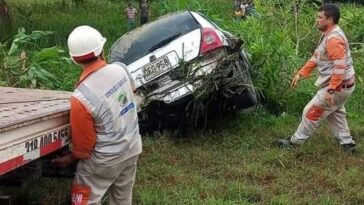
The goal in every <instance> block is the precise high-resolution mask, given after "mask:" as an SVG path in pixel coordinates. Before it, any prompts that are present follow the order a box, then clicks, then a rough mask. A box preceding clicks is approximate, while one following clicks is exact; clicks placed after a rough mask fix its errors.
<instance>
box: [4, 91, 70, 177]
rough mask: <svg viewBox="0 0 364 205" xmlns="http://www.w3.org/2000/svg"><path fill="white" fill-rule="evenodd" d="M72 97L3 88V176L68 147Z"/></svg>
mask: <svg viewBox="0 0 364 205" xmlns="http://www.w3.org/2000/svg"><path fill="white" fill-rule="evenodd" d="M70 97H71V93H70V92H64V91H53V90H52V91H51V90H37V89H21V88H9V87H0V176H1V175H3V174H5V173H7V172H9V171H11V170H14V169H16V168H18V167H20V166H22V165H24V164H26V163H28V162H30V161H33V160H35V159H38V158H40V157H42V156H44V155H46V154H49V153H51V152H53V151H56V150H58V149H61V148H62V147H64V146H66V145H68V144H69V137H70V126H69V109H70V103H69V99H70Z"/></svg>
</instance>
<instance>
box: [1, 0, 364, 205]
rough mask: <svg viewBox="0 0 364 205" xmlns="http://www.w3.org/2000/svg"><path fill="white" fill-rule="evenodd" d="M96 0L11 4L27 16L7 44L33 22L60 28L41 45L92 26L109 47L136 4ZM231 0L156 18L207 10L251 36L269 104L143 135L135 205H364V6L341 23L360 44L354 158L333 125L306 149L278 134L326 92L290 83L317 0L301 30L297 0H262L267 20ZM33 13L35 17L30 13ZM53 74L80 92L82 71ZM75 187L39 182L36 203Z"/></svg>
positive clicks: (34, 188)
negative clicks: (237, 9) (282, 145)
mask: <svg viewBox="0 0 364 205" xmlns="http://www.w3.org/2000/svg"><path fill="white" fill-rule="evenodd" d="M87 2H89V4H88V5H83V6H82V5H81V6H80V7H77V6H76V5H75V4H74V1H71V0H52V1H40V0H31V1H29V0H12V1H8V4H9V6H10V8H11V9H12V14H13V15H14V17H15V16H18V17H15V19H14V24H13V28H12V33H8V34H6V35H5V34H3V33H2V34H1V39H2V40H1V41H2V42H4V41H6V40H9V39H11V37H12V36H13V35H14V34H15V33H16V30H17V28H18V27H21V26H23V27H25V28H26V29H27V31H29V32H30V31H31V30H52V31H55V32H56V34H55V35H54V36H52V37H50V38H48V39H45V40H42V41H41V42H39V45H42V46H44V47H49V46H53V45H58V46H60V47H63V48H65V45H66V39H67V36H68V34H69V32H70V31H71V30H72V29H73V28H74V27H75V26H77V25H81V24H90V25H92V26H95V27H96V28H98V29H100V31H102V33H103V34H104V35H105V36H106V37H107V38H108V43H107V45H106V48H105V49H106V51H108V49H109V48H110V46H111V44H112V42H113V41H115V40H116V39H117V38H118V37H119V36H121V35H122V34H123V33H124V32H125V30H126V24H125V19H124V18H123V17H122V14H121V12H122V11H123V9H124V8H125V5H126V1H122V2H119V1H116V0H108V1H106V0H102V1H101V0H100V1H96V0H88V1H87ZM226 2H227V1H226V0H203V1H202V0H176V1H171V0H155V1H152V4H151V8H152V19H155V18H157V17H158V16H160V15H163V14H165V13H167V12H169V11H176V10H180V9H187V8H190V9H193V10H199V11H202V12H203V13H205V14H206V15H207V16H209V17H210V18H212V19H213V20H214V21H215V22H217V23H218V25H219V26H221V27H222V28H224V29H226V30H228V31H231V32H233V33H234V34H235V35H238V36H240V37H242V38H243V39H244V40H245V47H246V48H247V50H249V51H250V53H251V54H252V60H253V61H252V62H253V67H254V71H253V77H254V83H255V85H256V86H257V87H258V88H260V89H262V90H263V91H264V94H265V95H266V97H267V100H266V102H265V103H264V106H265V108H257V109H251V110H247V111H244V112H240V113H237V114H236V115H234V116H231V117H224V118H221V119H219V120H216V121H215V122H213V123H212V124H211V125H210V126H211V127H214V128H213V129H208V130H204V131H198V132H196V133H194V134H192V135H190V136H188V137H185V138H175V137H172V136H170V135H169V134H168V133H165V134H161V135H150V136H143V153H142V155H141V156H140V161H139V164H138V173H137V180H136V184H135V188H134V197H133V198H134V204H143V205H144V204H145V205H149V204H155V205H160V204H173V205H174V204H191V205H194V204H196V205H200V204H207V205H210V204H211V205H212V204H219V205H220V204H239V205H240V204H264V205H265V204H271V205H286V204H293V205H295V204H312V205H316V204H322V205H333V204H338V205H339V204H340V205H341V204H347V205H361V204H364V163H363V159H364V158H363V157H364V155H363V153H364V149H363V145H362V143H363V142H362V136H364V128H363V124H364V118H363V117H362V116H363V114H364V112H363V110H364V103H363V102H364V99H363V96H364V95H363V92H364V86H363V69H362V65H363V64H364V60H363V59H364V48H363V44H362V42H363V41H364V26H363V24H362V22H363V21H364V13H363V7H359V6H354V5H351V4H347V5H341V9H342V20H341V25H342V27H343V28H344V31H345V32H346V33H347V35H348V38H349V39H350V42H352V43H354V44H353V45H352V51H353V57H354V65H355V67H356V72H357V79H358V80H357V86H356V91H355V93H354V95H353V96H352V97H351V99H350V100H349V102H348V103H347V111H348V121H349V126H350V128H351V132H352V134H353V136H354V137H355V140H356V142H357V143H358V148H359V154H357V155H350V154H348V153H345V152H343V151H342V150H340V147H339V145H338V143H337V142H336V140H335V139H334V138H333V137H332V135H331V133H330V131H329V130H328V128H327V126H326V125H325V124H323V125H322V126H321V127H320V129H319V130H317V132H316V133H315V135H314V136H313V137H312V138H311V139H310V140H309V141H308V142H307V143H306V144H304V145H303V146H302V147H300V148H297V149H283V150H281V149H278V148H276V146H275V143H276V140H277V139H279V138H287V137H289V136H290V135H291V134H292V133H293V132H294V131H295V129H296V127H297V126H298V123H299V121H300V115H301V111H302V109H303V107H304V106H305V104H306V103H307V102H308V101H309V100H310V98H311V97H312V96H313V95H314V93H315V90H316V88H315V87H314V86H313V82H314V79H309V80H306V81H302V82H301V83H300V86H299V87H298V89H297V90H292V89H290V88H289V81H290V78H291V77H292V75H293V74H294V73H295V71H296V70H297V69H298V68H299V67H300V66H302V64H303V63H304V62H305V61H306V60H307V59H308V58H309V56H310V54H311V53H312V50H313V49H314V47H315V44H316V42H317V39H318V31H317V30H316V29H315V28H314V27H312V24H313V22H314V19H315V13H316V10H317V6H316V5H313V4H310V3H307V1H301V2H306V3H305V4H302V6H301V8H302V10H301V12H300V14H299V17H298V22H299V24H298V25H297V26H298V30H299V33H298V35H297V34H296V33H295V26H296V24H295V21H294V19H295V16H294V13H293V12H291V9H290V8H291V7H290V6H291V5H292V4H293V2H294V1H293V0H264V1H263V0H256V1H255V2H256V5H257V9H258V10H259V12H260V13H261V15H262V17H261V18H248V19H247V20H246V21H236V20H234V19H233V17H232V10H231V9H232V1H231V3H230V2H229V3H226ZM279 2H281V3H282V2H283V4H278V3H279ZM16 7H20V9H18V10H17V9H16ZM22 9H23V10H22ZM29 10H31V11H32V13H31V14H29V13H28V14H27V11H29ZM22 11H23V12H22ZM230 11H231V12H230ZM22 15H23V17H24V16H25V17H28V18H22V17H21V16H22ZM0 33H1V32H0ZM297 38H298V39H299V40H300V41H299V43H297V42H298V41H297ZM67 66H68V65H67ZM53 72H55V73H56V75H57V76H60V77H59V78H60V81H61V84H62V87H61V88H60V89H65V90H72V89H73V85H74V83H75V82H76V81H77V78H78V75H79V72H80V70H79V69H76V66H73V67H70V66H68V67H67V68H66V69H65V70H63V69H62V68H60V69H59V70H53ZM271 113H274V114H271ZM54 186H55V187H57V188H54ZM68 186H69V181H67V180H49V181H47V182H37V183H34V184H32V185H31V186H30V188H29V189H27V193H28V195H27V196H28V197H29V199H30V201H32V202H34V203H33V204H57V200H58V196H59V195H67V194H68V192H69V189H68V188H67V187H68ZM58 187H62V189H61V190H60V191H56V192H55V193H54V192H53V193H54V195H52V194H50V195H49V197H50V199H49V200H48V201H47V200H46V202H44V201H43V202H42V201H41V200H40V198H42V196H43V194H44V193H52V190H59V189H58Z"/></svg>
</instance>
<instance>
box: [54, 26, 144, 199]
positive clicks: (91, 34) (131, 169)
mask: <svg viewBox="0 0 364 205" xmlns="http://www.w3.org/2000/svg"><path fill="white" fill-rule="evenodd" d="M105 42H106V39H105V38H104V37H103V36H102V35H101V34H100V32H99V31H97V30H96V29H94V28H92V27H90V26H79V27H77V28H75V29H74V30H73V31H72V32H71V34H70V35H69V36H68V48H69V53H70V56H71V58H72V60H73V61H74V62H75V63H76V64H78V65H80V66H81V67H82V68H83V72H82V74H81V76H80V80H79V81H78V83H77V85H76V89H75V91H74V92H73V94H72V97H71V111H70V124H71V128H72V137H71V140H72V148H73V150H72V153H71V154H68V155H66V156H63V157H59V158H55V159H53V160H52V163H54V164H56V165H58V166H60V167H66V166H68V165H70V164H71V163H73V162H76V161H78V163H77V170H76V174H75V177H74V180H73V184H72V189H71V191H72V204H74V205H84V204H100V203H101V199H102V197H103V195H105V193H106V192H107V191H108V199H109V204H112V205H130V204H131V202H132V189H133V186H134V181H135V174H136V166H137V159H138V156H139V154H140V153H141V151H142V141H141V137H140V134H139V125H138V117H137V108H136V103H135V100H134V94H133V89H132V82H131V79H130V78H129V77H128V73H127V71H126V68H125V65H124V64H121V63H118V64H116V63H115V64H107V63H106V62H105V58H104V55H103V46H104V44H105Z"/></svg>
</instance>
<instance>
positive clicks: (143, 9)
mask: <svg viewBox="0 0 364 205" xmlns="http://www.w3.org/2000/svg"><path fill="white" fill-rule="evenodd" d="M148 17H149V5H148V3H147V0H142V3H141V4H140V25H143V24H145V23H148Z"/></svg>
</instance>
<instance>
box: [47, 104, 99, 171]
mask: <svg viewBox="0 0 364 205" xmlns="http://www.w3.org/2000/svg"><path fill="white" fill-rule="evenodd" d="M70 121H71V130H72V148H73V149H72V153H71V154H68V155H65V156H62V157H57V158H55V159H52V163H54V164H56V165H57V166H59V167H62V168H65V167H68V166H69V165H70V164H72V163H73V162H75V161H77V160H79V159H87V158H89V157H90V156H91V149H92V148H93V147H94V145H95V143H96V132H95V128H94V124H93V118H92V115H91V114H90V113H89V112H88V111H87V109H86V108H85V107H84V106H83V105H82V104H81V102H80V101H78V100H77V99H76V98H73V97H72V98H71V119H70Z"/></svg>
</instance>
